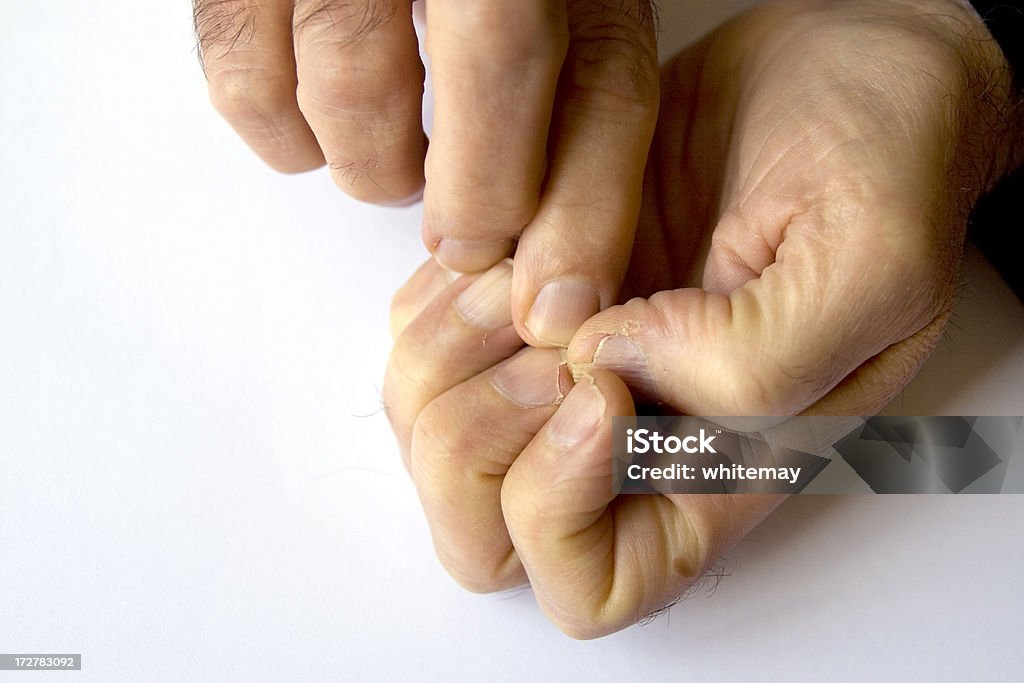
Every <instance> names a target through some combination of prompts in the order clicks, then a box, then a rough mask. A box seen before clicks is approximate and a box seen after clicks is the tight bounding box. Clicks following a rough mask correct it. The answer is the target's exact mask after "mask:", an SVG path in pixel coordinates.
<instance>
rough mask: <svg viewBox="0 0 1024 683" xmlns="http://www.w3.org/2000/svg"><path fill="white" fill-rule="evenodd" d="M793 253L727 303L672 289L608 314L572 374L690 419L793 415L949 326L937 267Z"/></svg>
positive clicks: (588, 327) (590, 332) (594, 323)
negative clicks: (604, 376)
mask: <svg viewBox="0 0 1024 683" xmlns="http://www.w3.org/2000/svg"><path fill="white" fill-rule="evenodd" d="M787 241H788V240H787ZM791 246H792V248H791V249H790V250H789V251H788V252H787V255H786V258H785V260H784V261H781V260H780V261H777V262H776V263H774V264H772V265H771V266H770V267H768V268H765V269H764V271H763V272H762V273H761V274H760V276H758V277H756V278H755V279H750V280H748V281H747V282H745V283H744V284H742V285H741V286H739V287H737V288H736V289H733V290H732V291H730V292H728V293H727V294H722V293H713V292H708V291H705V290H702V289H678V290H673V291H663V292H658V293H657V294H655V295H653V296H652V297H650V298H649V299H633V300H631V301H629V302H627V303H626V304H624V305H621V306H615V307H613V308H609V309H607V310H606V311H603V312H602V313H600V314H598V315H596V316H594V317H593V318H591V319H590V320H589V321H587V323H585V324H584V325H583V327H581V328H580V329H579V331H578V332H577V333H576V335H575V337H574V338H573V340H572V342H571V344H570V346H569V348H568V355H567V358H568V361H569V363H570V365H571V367H573V368H574V372H578V371H585V370H586V369H587V368H589V367H599V368H604V369H608V370H612V371H614V372H615V373H616V374H618V375H619V376H620V377H622V379H623V380H624V381H625V382H626V383H627V385H628V386H629V387H630V389H631V390H633V392H634V393H635V394H636V395H637V396H638V397H639V398H641V399H645V400H648V401H653V402H657V403H664V404H668V405H669V406H672V407H673V408H674V409H675V410H677V411H679V412H681V413H685V414H693V415H720V416H727V415H751V416H754V415H756V416H790V415H794V414H796V413H798V412H800V411H802V410H804V409H805V408H807V407H808V406H810V405H811V404H812V403H814V402H816V401H818V400H819V399H820V398H822V397H823V396H825V395H826V394H827V393H829V392H830V391H831V390H832V389H833V388H834V387H836V385H837V384H839V383H840V381H842V380H843V378H844V377H846V376H847V375H849V374H850V373H852V372H854V371H855V370H856V369H857V368H859V367H860V366H861V365H862V364H864V363H865V362H866V361H868V360H869V359H872V358H873V357H875V356H876V355H878V354H880V353H882V352H883V351H884V350H885V349H887V348H888V347H889V346H891V345H893V344H896V343H897V342H899V341H901V340H903V339H906V338H908V337H910V336H912V335H915V334H916V333H917V332H919V331H921V330H922V329H923V328H925V327H926V326H928V325H929V324H930V323H931V322H933V321H935V320H936V319H937V318H941V317H942V313H943V310H944V306H943V305H941V303H940V302H941V301H942V297H940V296H937V295H936V294H935V293H934V292H932V291H930V289H929V287H930V285H929V283H934V282H935V281H936V280H937V278H936V277H935V275H934V273H931V272H929V271H925V270H923V268H927V267H929V266H928V262H927V260H926V259H925V260H922V259H916V258H912V257H911V256H909V255H908V256H901V255H899V254H897V255H893V254H891V253H890V254H888V255H887V256H886V258H884V259H880V258H876V256H877V254H873V253H870V252H869V253H866V254H865V253H864V251H863V249H861V250H860V251H859V252H858V251H855V250H841V252H840V253H859V256H860V258H858V263H849V262H848V263H843V261H844V260H846V259H844V258H843V257H842V256H838V257H837V256H836V254H835V252H832V253H830V254H824V253H821V252H820V251H818V250H816V249H814V248H804V249H801V248H799V247H808V245H800V244H795V245H791ZM862 246H863V245H858V247H862ZM929 339H935V335H930V336H929ZM935 340H936V341H937V339H935ZM928 350H929V351H930V348H929V349H928ZM910 374H912V372H911V373H910ZM906 379H909V377H907V378H906ZM879 386H880V387H881V385H879ZM900 386H901V385H900ZM882 388H884V389H885V390H887V391H890V392H891V390H892V388H893V386H892V385H886V386H885V387H882ZM897 390H898V387H897ZM870 403H871V402H870V401H867V402H863V401H859V402H858V405H868V404H870ZM879 407H880V406H879Z"/></svg>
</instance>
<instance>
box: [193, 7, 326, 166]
mask: <svg viewBox="0 0 1024 683" xmlns="http://www.w3.org/2000/svg"><path fill="white" fill-rule="evenodd" d="M193 9H194V18H195V29H196V36H197V37H198V40H199V54H200V57H201V59H202V62H203V69H204V71H205V72H206V78H207V81H208V84H209V90H210V100H211V101H212V102H213V105H214V107H215V108H216V109H217V111H218V112H220V114H221V116H223V117H224V118H225V119H226V120H227V122H228V123H229V124H231V126H232V127H233V128H234V129H235V131H236V132H237V133H238V134H239V136H241V138H242V139H243V140H244V141H245V142H246V144H248V145H249V146H250V147H251V148H252V149H253V151H255V152H256V154H258V155H259V156H260V157H261V158H262V159H263V160H264V161H265V162H266V163H267V164H269V165H270V166H271V167H272V168H274V169H276V170H278V171H283V172H285V173H294V172H299V171H308V170H310V169H313V168H317V167H319V166H322V165H323V163H324V159H323V155H322V154H321V153H320V146H319V145H318V144H317V142H316V138H314V137H313V133H312V131H311V130H310V129H309V126H308V125H307V124H306V120H305V119H304V118H303V117H302V113H301V112H300V111H299V107H298V104H297V103H296V101H295V83H296V81H295V58H294V55H293V53H292V32H291V12H292V3H291V0H270V1H269V2H259V1H258V0H193Z"/></svg>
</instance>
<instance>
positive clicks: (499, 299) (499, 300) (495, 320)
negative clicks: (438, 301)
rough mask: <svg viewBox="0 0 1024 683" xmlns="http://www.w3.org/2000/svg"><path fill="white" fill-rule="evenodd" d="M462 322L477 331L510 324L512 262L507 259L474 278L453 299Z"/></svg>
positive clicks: (495, 328) (494, 328)
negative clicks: (471, 282)
mask: <svg viewBox="0 0 1024 683" xmlns="http://www.w3.org/2000/svg"><path fill="white" fill-rule="evenodd" d="M455 309H456V310H457V311H458V312H459V315H461V316H462V319H463V320H465V321H466V322H467V323H469V324H470V325H472V326H473V327H476V328H479V329H481V330H497V329H499V328H502V327H505V326H506V325H511V324H512V262H511V261H510V260H508V259H505V260H504V261H501V262H499V263H498V264H497V265H496V266H494V267H493V268H491V269H490V270H488V271H487V272H486V273H484V274H483V275H481V276H480V277H478V278H477V279H476V281H475V282H473V284H471V285H470V286H469V287H467V288H466V290H465V291H464V292H462V293H461V294H459V296H458V297H456V299H455Z"/></svg>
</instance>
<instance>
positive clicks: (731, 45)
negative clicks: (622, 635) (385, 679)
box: [385, 0, 1024, 638]
mask: <svg viewBox="0 0 1024 683" xmlns="http://www.w3.org/2000/svg"><path fill="white" fill-rule="evenodd" d="M662 93H663V95H662V99H661V113H660V118H659V121H658V126H657V132H656V134H655V136H654V141H653V145H652V147H651V154H650V160H649V163H648V166H647V174H646V182H645V187H644V193H643V202H642V211H641V214H640V220H639V223H638V226H637V230H636V239H635V243H634V244H633V248H632V252H631V259H630V262H629V268H628V272H627V274H626V276H625V279H624V281H623V284H622V290H621V292H622V293H621V295H620V301H626V303H624V304H622V305H616V306H612V307H609V308H607V309H606V310H603V311H602V312H601V313H599V314H597V315H594V316H592V317H590V318H589V319H588V320H587V321H586V322H585V323H584V324H583V325H582V326H581V327H580V328H579V329H578V330H577V331H576V332H575V334H574V335H573V337H572V339H571V340H570V342H569V344H568V347H567V351H566V355H565V359H566V361H567V363H563V357H562V356H561V355H560V354H559V353H557V352H556V351H554V350H551V349H544V348H535V347H529V346H525V344H524V338H525V337H524V336H522V335H521V334H520V333H521V327H520V326H519V325H518V324H517V318H516V316H517V310H518V309H517V306H518V300H517V298H516V296H515V276H514V274H513V272H514V268H513V267H512V266H511V265H510V264H508V263H501V264H498V265H496V266H494V267H493V268H492V269H491V270H490V271H488V272H487V273H486V274H484V275H464V276H461V277H459V278H457V279H455V280H454V281H451V277H450V275H449V274H448V273H446V272H445V271H444V270H443V269H442V268H440V267H439V266H438V265H437V264H436V262H434V261H429V262H427V263H426V264H424V266H422V267H421V268H420V269H419V271H417V273H416V274H414V275H413V276H412V278H411V279H410V281H409V283H408V284H407V285H406V286H405V287H403V289H402V290H400V291H399V292H398V294H397V295H396V296H395V298H394V303H393V310H392V322H393V331H394V333H395V335H396V342H395V348H394V351H393V353H392V357H391V361H390V363H389V368H388V373H387V378H386V382H385V401H386V404H387V407H388V414H389V417H390V419H391V421H392V424H393V426H394V429H395V432H396V434H397V436H398V439H399V442H400V444H401V447H402V451H403V454H404V456H405V458H406V463H407V465H408V466H409V469H410V472H411V474H412V477H413V480H414V481H415V483H416V486H417V490H418V492H419V495H420V498H421V500H422V502H423V506H424V510H425V512H426V515H427V519H428V521H429V523H430V527H431V532H432V534H433V539H434V543H435V547H436V549H437V553H438V557H439V558H440V560H441V562H442V563H443V564H444V566H445V567H446V568H447V569H448V571H449V572H450V573H451V574H452V575H453V577H455V579H456V580H457V581H459V582H460V583H461V584H463V585H465V586H466V587H467V588H469V589H471V590H475V591H494V590H501V589H504V588H508V587H511V586H514V585H518V584H521V583H525V582H529V583H530V585H531V586H532V588H533V590H534V592H535V595H536V598H537V601H538V603H539V605H540V607H541V609H542V610H543V611H544V612H545V613H546V614H547V615H548V616H549V617H550V618H551V619H552V621H553V622H554V623H555V624H556V625H558V626H559V628H561V629H562V630H563V631H565V632H566V633H568V634H570V635H572V636H574V637H581V638H590V637H597V636H601V635H604V634H607V633H611V632H614V631H616V630H618V629H621V628H624V627H626V626H628V625H630V624H632V623H635V622H636V621H637V620H638V619H640V618H642V617H643V616H645V615H646V614H648V613H650V612H651V611H653V610H656V609H657V608H659V607H661V606H662V605H664V604H666V603H668V602H671V601H672V600H673V599H674V598H675V597H677V596H678V595H680V594H682V593H683V592H685V590H686V589H687V587H688V586H690V585H692V583H693V582H694V581H696V580H697V579H698V577H699V576H700V575H701V574H702V573H703V572H704V571H705V570H706V569H707V568H708V567H709V566H710V565H711V564H712V563H713V562H714V561H715V560H716V558H717V557H719V556H720V554H721V553H723V552H725V551H726V550H728V549H729V548H730V547H731V546H732V545H733V544H735V543H736V542H737V541H738V540H739V539H740V538H742V537H743V536H744V535H745V534H746V533H747V532H748V531H749V530H750V529H752V528H753V527H754V526H756V525H757V524H758V523H759V522H760V521H761V520H762V519H764V517H765V516H767V515H768V514H769V513H770V512H771V511H772V510H773V509H774V508H775V507H776V506H777V505H778V504H779V503H780V502H781V498H779V497H777V496H630V497H622V498H619V499H613V498H612V496H611V486H610V477H611V462H610V449H609V439H610V424H609V423H610V419H611V416H613V415H629V414H631V413H632V412H633V411H634V409H635V407H634V406H635V400H636V399H637V398H642V399H643V400H645V401H656V402H659V403H662V404H664V406H665V407H667V408H668V409H671V410H676V411H679V412H683V413H691V414H697V415H701V414H703V415H779V416H784V415H794V414H799V413H811V414H831V415H843V414H853V415H858V414H871V413H873V412H876V411H878V410H879V409H880V408H882V407H883V406H884V405H885V404H886V403H888V402H889V401H890V400H891V399H892V398H893V397H894V396H895V395H897V394H898V393H899V391H900V390H901V389H902V388H903V387H904V386H905V385H906V383H907V382H908V381H910V379H911V378H912V377H913V376H914V374H915V373H916V372H917V370H918V368H919V367H920V365H921V364H922V363H923V362H924V360H925V359H926V358H927V356H928V355H929V353H930V352H931V351H932V349H933V348H934V347H935V345H936V344H937V343H938V341H939V339H940V337H941V334H942V330H943V327H944V325H945V323H946V321H947V319H948V316H949V313H950V310H951V306H952V303H953V300H954V295H955V289H956V285H957V282H958V267H959V261H960V255H961V250H962V245H963V240H964V233H965V223H966V217H967V214H968V212H969V210H970V208H971V207H972V206H973V204H974V202H975V201H976V200H977V198H978V197H979V196H980V195H981V194H982V193H983V192H984V191H985V190H986V189H988V188H990V187H991V186H992V185H993V184H994V183H995V182H996V181H997V180H998V179H999V178H1000V177H1002V176H1003V175H1004V174H1005V173H1007V172H1008V171H1009V170H1011V169H1012V168H1014V167H1016V166H1018V165H1019V164H1020V163H1021V162H1022V159H1024V145H1022V144H1021V138H1022V135H1021V131H1022V128H1024V127H1022V125H1021V113H1020V112H1021V107H1020V105H1019V95H1018V94H1017V93H1016V92H1015V91H1014V90H1013V88H1012V86H1011V82H1010V74H1009V71H1008V69H1007V65H1006V63H1005V60H1004V59H1003V57H1002V54H1001V52H1000V51H999V49H998V46H997V45H995V44H994V42H993V41H992V40H991V38H990V37H989V36H988V34H987V32H986V31H985V28H984V26H983V25H982V23H981V21H980V20H979V18H978V16H977V15H976V14H975V13H974V12H973V11H972V10H971V9H970V8H969V6H967V4H966V3H961V2H955V1H952V0H918V1H913V2H909V1H908V2H892V1H887V2H880V1H864V2H852V1H851V2H836V3H816V2H810V1H809V0H785V1H782V2H776V3H768V4H766V5H765V6H762V7H759V8H757V9H755V10H752V11H749V12H747V13H745V14H743V15H741V16H740V17H739V18H737V19H736V20H734V21H732V22H730V23H729V24H727V25H726V26H725V27H723V28H722V29H720V30H718V31H716V32H715V33H713V34H712V35H710V36H709V37H708V38H706V39H704V40H703V41H701V42H700V43H698V44H697V45H695V46H694V47H692V48H690V49H688V50H686V51H684V52H683V53H682V54H680V55H679V56H677V57H676V58H675V59H674V60H673V61H672V62H670V63H669V64H667V65H666V66H665V68H664V69H663V72H662ZM595 173H597V170H596V169H595ZM519 267H520V261H519V259H518V256H517V259H516V261H515V268H519ZM630 297H635V298H630ZM527 341H529V340H528V339H527ZM569 369H572V370H573V371H574V372H575V374H576V376H577V377H578V379H577V381H576V382H575V384H573V381H572V374H571V373H570V372H569Z"/></svg>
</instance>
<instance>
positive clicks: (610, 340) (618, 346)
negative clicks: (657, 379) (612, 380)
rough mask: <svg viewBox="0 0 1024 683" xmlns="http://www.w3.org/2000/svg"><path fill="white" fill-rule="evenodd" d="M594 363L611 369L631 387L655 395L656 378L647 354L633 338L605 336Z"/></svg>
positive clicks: (599, 345)
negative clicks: (652, 372)
mask: <svg viewBox="0 0 1024 683" xmlns="http://www.w3.org/2000/svg"><path fill="white" fill-rule="evenodd" d="M593 364H594V365H595V366H597V367H600V368H604V369H605V370H611V371H612V372H614V373H615V374H616V375H618V376H619V377H621V378H622V381H624V382H625V383H626V384H627V385H628V386H629V387H630V388H632V389H637V390H640V391H642V392H644V393H645V394H647V395H653V391H654V379H653V378H652V376H651V369H650V366H649V365H648V362H647V356H646V355H645V354H644V352H643V351H642V350H641V349H640V347H639V346H637V344H636V342H634V341H633V340H632V339H629V338H628V337H621V336H618V335H614V336H609V337H605V338H604V339H602V340H601V342H600V343H599V344H598V345H597V351H596V352H595V353H594V363H593Z"/></svg>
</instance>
